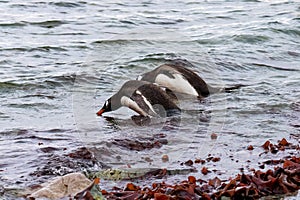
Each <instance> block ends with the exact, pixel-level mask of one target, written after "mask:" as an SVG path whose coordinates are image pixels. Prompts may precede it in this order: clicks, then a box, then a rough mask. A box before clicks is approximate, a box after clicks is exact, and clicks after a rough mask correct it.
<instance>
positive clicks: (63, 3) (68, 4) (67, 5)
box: [49, 1, 85, 8]
mask: <svg viewBox="0 0 300 200" xmlns="http://www.w3.org/2000/svg"><path fill="white" fill-rule="evenodd" d="M83 4H85V2H83V1H80V2H77V3H73V2H67V1H59V2H50V3H49V5H54V6H58V7H65V8H74V7H82V6H83Z"/></svg>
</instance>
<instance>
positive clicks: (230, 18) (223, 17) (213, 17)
mask: <svg viewBox="0 0 300 200" xmlns="http://www.w3.org/2000/svg"><path fill="white" fill-rule="evenodd" d="M207 18H208V19H224V20H234V19H235V18H233V17H229V16H224V15H217V16H212V17H207Z"/></svg>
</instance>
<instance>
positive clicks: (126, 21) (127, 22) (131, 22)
mask: <svg viewBox="0 0 300 200" xmlns="http://www.w3.org/2000/svg"><path fill="white" fill-rule="evenodd" d="M120 22H121V23H123V24H130V25H136V23H134V22H133V21H130V20H120Z"/></svg>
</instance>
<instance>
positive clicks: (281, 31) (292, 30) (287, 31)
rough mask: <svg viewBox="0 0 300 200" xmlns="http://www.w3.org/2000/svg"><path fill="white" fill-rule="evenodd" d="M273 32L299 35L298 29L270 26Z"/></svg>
mask: <svg viewBox="0 0 300 200" xmlns="http://www.w3.org/2000/svg"><path fill="white" fill-rule="evenodd" d="M271 30H272V31H273V32H274V33H283V34H286V35H289V36H293V37H295V36H296V37H300V30H298V29H279V28H271Z"/></svg>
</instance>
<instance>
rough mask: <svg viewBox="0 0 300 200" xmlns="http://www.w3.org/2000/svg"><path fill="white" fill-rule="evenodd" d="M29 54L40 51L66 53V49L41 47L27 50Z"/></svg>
mask: <svg viewBox="0 0 300 200" xmlns="http://www.w3.org/2000/svg"><path fill="white" fill-rule="evenodd" d="M28 51H29V52H34V51H42V52H49V51H67V49H65V48H63V47H59V46H41V47H35V48H30V49H28Z"/></svg>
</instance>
